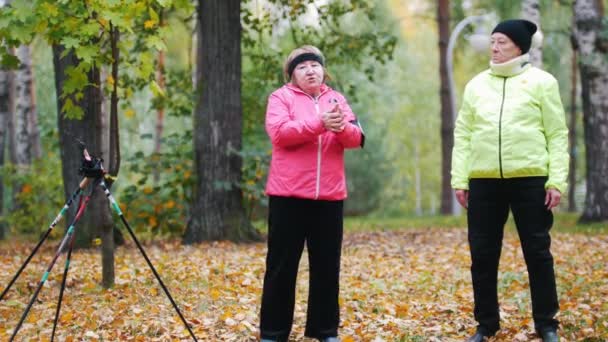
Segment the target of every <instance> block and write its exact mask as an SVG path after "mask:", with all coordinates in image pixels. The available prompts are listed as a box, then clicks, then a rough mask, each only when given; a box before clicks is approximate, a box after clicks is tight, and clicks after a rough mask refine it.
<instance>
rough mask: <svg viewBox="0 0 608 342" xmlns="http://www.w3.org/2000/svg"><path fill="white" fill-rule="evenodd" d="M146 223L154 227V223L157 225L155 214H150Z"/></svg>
mask: <svg viewBox="0 0 608 342" xmlns="http://www.w3.org/2000/svg"><path fill="white" fill-rule="evenodd" d="M148 224H149V225H151V226H152V227H156V225H158V221H157V220H156V216H150V218H148Z"/></svg>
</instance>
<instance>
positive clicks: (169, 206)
mask: <svg viewBox="0 0 608 342" xmlns="http://www.w3.org/2000/svg"><path fill="white" fill-rule="evenodd" d="M174 207H175V202H174V201H171V200H170V201H169V202H167V203H165V208H167V209H171V208H174Z"/></svg>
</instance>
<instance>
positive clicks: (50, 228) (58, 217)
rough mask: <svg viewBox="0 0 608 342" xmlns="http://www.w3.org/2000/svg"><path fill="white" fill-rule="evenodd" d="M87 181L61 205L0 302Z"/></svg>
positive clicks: (3, 292) (3, 293) (81, 183)
mask: <svg viewBox="0 0 608 342" xmlns="http://www.w3.org/2000/svg"><path fill="white" fill-rule="evenodd" d="M89 181H90V180H89V179H88V178H84V179H83V180H82V181H81V182H80V185H79V186H78V189H76V191H74V193H73V194H72V197H70V199H68V200H67V202H66V203H65V204H64V205H63V208H62V209H61V211H60V212H59V214H57V217H55V219H54V220H53V222H52V223H51V225H50V226H49V228H48V229H47V231H46V233H45V234H44V236H42V239H40V241H38V244H37V245H36V247H34V250H32V253H31V254H30V256H28V257H27V259H25V262H24V263H23V265H21V267H20V268H19V270H18V271H17V273H16V274H15V276H14V277H13V279H11V281H10V282H9V283H8V285H7V286H6V288H5V289H4V291H2V294H1V295H0V300H2V299H4V296H5V295H6V293H7V292H8V290H9V289H10V288H11V286H13V283H14V282H15V280H17V278H19V275H21V272H23V270H24V269H25V267H26V266H27V265H28V264H29V262H30V260H32V257H33V256H34V254H36V252H37V251H38V249H39V248H40V246H42V243H43V242H44V241H45V240H46V238H47V237H48V236H49V235H50V234H51V231H52V230H53V228H55V226H56V225H57V223H59V221H60V220H61V218H62V217H63V215H64V214H65V213H66V211H68V208H70V206H71V205H72V202H73V201H74V200H75V199H76V198H77V197H78V196H79V195H80V194H81V193H82V191H84V189H85V188H86V187H87V185H88V184H89Z"/></svg>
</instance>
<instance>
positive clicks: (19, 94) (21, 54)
mask: <svg viewBox="0 0 608 342" xmlns="http://www.w3.org/2000/svg"><path fill="white" fill-rule="evenodd" d="M16 56H17V58H18V59H19V62H20V63H19V68H18V69H17V70H15V72H14V75H15V77H14V88H15V107H14V112H13V116H12V120H11V125H10V130H11V132H10V136H11V138H10V140H11V141H10V156H11V162H12V163H13V164H15V165H17V166H20V167H23V166H27V165H30V164H31V163H32V161H33V160H34V159H36V158H39V157H40V156H41V148H40V131H39V129H38V114H37V112H36V100H35V96H34V74H33V72H32V56H31V52H30V47H29V45H21V46H20V47H19V48H17V49H16Z"/></svg>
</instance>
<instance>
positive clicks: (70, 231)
mask: <svg viewBox="0 0 608 342" xmlns="http://www.w3.org/2000/svg"><path fill="white" fill-rule="evenodd" d="M98 182H99V180H95V183H93V188H92V189H91V194H89V195H88V196H86V197H85V198H84V200H83V202H82V204H81V206H80V208H78V212H77V213H76V216H75V217H74V219H73V220H72V224H71V225H70V227H69V228H68V231H67V232H66V234H65V236H64V237H63V239H62V240H61V244H60V245H59V248H57V252H56V253H55V256H54V257H53V260H51V263H50V264H49V266H48V268H47V270H46V272H44V274H43V275H42V279H40V283H39V284H38V287H37V288H36V291H35V292H34V295H33V296H32V299H31V300H30V302H29V303H28V305H27V307H26V308H25V311H24V312H23V315H22V316H21V319H20V320H19V323H17V326H16V327H15V330H13V334H12V335H11V338H10V340H9V341H10V342H12V341H13V340H14V339H15V336H17V333H18V332H19V329H21V325H22V324H23V321H25V318H26V317H27V314H28V313H29V312H30V309H31V308H32V305H33V304H34V301H36V298H38V294H39V293H40V289H42V286H44V283H45V282H46V280H47V279H48V277H49V274H50V273H51V270H52V269H53V266H54V265H55V262H56V261H57V258H59V255H60V254H61V252H62V251H63V249H64V247H65V245H66V243H67V242H68V240H70V239H71V238H72V237H73V235H74V229H75V228H74V226H75V225H76V223H77V222H78V220H80V217H81V216H82V214H83V213H84V209H85V208H86V206H87V204H88V203H89V200H90V199H91V195H92V194H93V192H94V191H95V187H96V186H97V183H98Z"/></svg>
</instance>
